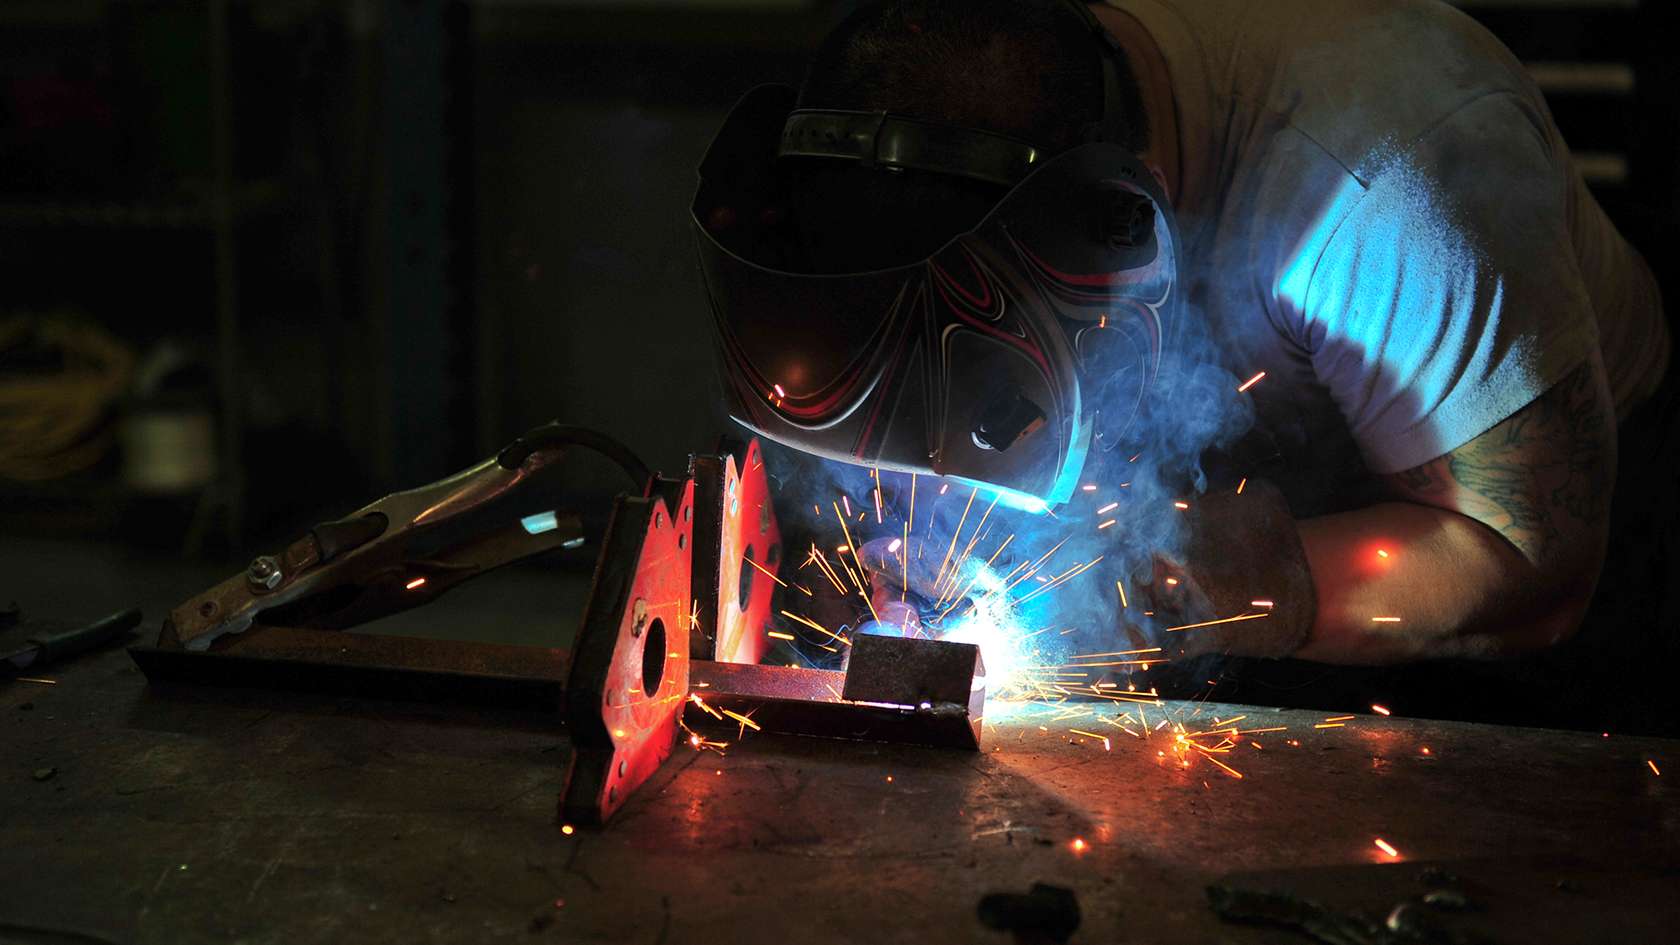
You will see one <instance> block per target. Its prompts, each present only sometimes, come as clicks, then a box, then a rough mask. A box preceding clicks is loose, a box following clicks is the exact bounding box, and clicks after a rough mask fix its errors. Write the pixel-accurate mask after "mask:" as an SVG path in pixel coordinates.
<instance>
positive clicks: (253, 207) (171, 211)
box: [0, 180, 281, 230]
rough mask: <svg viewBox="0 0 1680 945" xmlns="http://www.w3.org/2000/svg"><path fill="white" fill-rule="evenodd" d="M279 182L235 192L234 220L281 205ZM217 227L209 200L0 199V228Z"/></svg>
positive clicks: (257, 183)
mask: <svg viewBox="0 0 1680 945" xmlns="http://www.w3.org/2000/svg"><path fill="white" fill-rule="evenodd" d="M280 195H281V187H280V183H279V182H278V181H274V180H263V181H248V182H245V183H243V184H241V185H240V186H239V188H238V190H237V192H236V193H235V194H234V197H233V201H232V207H231V210H232V213H233V214H234V215H235V216H240V215H244V214H247V213H251V212H255V211H260V210H264V209H268V208H270V207H273V206H275V205H277V204H278V203H279V202H280ZM215 225H216V211H215V207H214V205H213V203H212V201H210V200H209V199H205V198H200V199H193V198H183V199H180V200H156V201H121V200H101V199H90V200H63V199H53V198H41V197H31V196H26V195H15V194H14V195H0V227H14V228H22V227H38V228H47V229H57V228H67V227H89V228H95V229H137V230H160V229H161V230H168V229H207V228H210V227H213V226H215Z"/></svg>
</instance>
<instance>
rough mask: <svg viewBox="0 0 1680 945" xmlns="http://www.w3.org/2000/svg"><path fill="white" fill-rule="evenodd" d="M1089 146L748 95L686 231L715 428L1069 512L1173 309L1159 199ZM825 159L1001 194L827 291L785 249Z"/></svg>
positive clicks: (1127, 413)
mask: <svg viewBox="0 0 1680 945" xmlns="http://www.w3.org/2000/svg"><path fill="white" fill-rule="evenodd" d="M1105 66H1106V68H1105V73H1106V74H1107V77H1108V83H1109V92H1110V95H1111V99H1112V89H1113V83H1114V74H1113V66H1112V65H1111V64H1105ZM1093 139H1095V140H1093ZM1087 141H1088V143H1085V144H1081V145H1078V146H1076V147H1074V148H1072V149H1071V150H1068V151H1065V152H1063V153H1061V154H1059V155H1057V156H1055V157H1052V158H1049V159H1045V158H1044V157H1043V155H1042V152H1040V151H1039V150H1038V149H1036V148H1034V147H1032V146H1031V145H1030V144H1027V143H1025V142H1020V141H1017V140H1014V139H1011V138H1006V137H1004V136H1000V135H995V134H991V133H989V132H985V131H977V130H973V129H967V128H957V127H953V126H949V125H943V124H939V123H935V122H925V121H921V120H918V119H914V118H907V117H902V116H896V115H891V114H883V113H866V112H848V111H839V110H828V109H800V108H796V107H795V93H794V91H793V90H792V89H790V88H787V87H785V86H762V87H760V88H757V89H754V90H753V91H751V92H749V93H748V94H747V95H746V96H745V97H744V98H742V99H741V101H740V102H739V103H737V104H736V106H735V108H734V110H733V111H731V112H730V114H729V117H728V118H727V119H726V120H725V122H724V125H723V127H722V129H721V130H720V131H719V132H718V134H717V137H716V139H715V140H714V141H713V142H712V145H711V147H710V149H709V150H708V151H707V153H706V156H705V158H704V160H703V162H702V164H701V166H700V186H699V190H698V193H697V194H696V196H695V200H694V205H693V208H692V214H691V216H692V224H693V228H694V232H695V236H696V240H697V243H698V247H699V255H700V265H701V271H702V276H703V278H704V281H705V286H706V292H707V295H708V297H709V299H710V303H711V312H712V315H713V320H714V322H713V324H714V328H715V339H716V342H717V350H718V355H719V358H720V364H721V368H722V375H723V382H724V389H725V397H726V398H727V400H728V406H729V410H730V413H731V415H732V416H733V417H734V418H735V419H736V420H737V421H739V422H740V423H742V424H744V425H745V426H747V427H749V428H751V429H752V430H754V431H756V432H758V433H760V434H762V435H763V436H766V437H768V438H770V439H772V440H776V441H778V442H780V443H783V444H786V445H788V446H792V447H794V448H797V449H799V450H802V451H805V452H809V453H814V454H818V455H821V456H825V457H828V458H831V459H836V460H840V461H842V462H848V463H855V464H863V465H870V466H878V467H879V468H882V469H889V470H898V471H902V472H918V473H924V474H933V475H937V476H944V477H950V478H953V479H957V480H961V481H963V482H967V483H972V484H976V485H981V486H984V487H986V488H990V489H996V490H998V491H999V492H1000V494H1001V495H1002V496H1003V498H1004V499H1005V500H1006V504H1009V505H1013V506H1015V507H1018V508H1027V509H1034V510H1042V509H1043V508H1044V507H1046V506H1048V505H1055V504H1058V503H1061V502H1064V501H1066V500H1067V499H1068V498H1069V497H1070V496H1071V495H1072V493H1073V491H1074V489H1075V487H1076V485H1077V483H1078V478H1079V475H1080V470H1081V469H1082V468H1083V466H1084V463H1085V459H1086V456H1087V454H1088V452H1089V451H1090V450H1092V449H1093V448H1110V449H1112V448H1113V447H1114V446H1115V445H1116V444H1118V443H1120V442H1121V441H1122V440H1123V439H1124V437H1125V433H1126V428H1127V427H1128V426H1129V424H1130V422H1131V420H1132V419H1133V417H1134V416H1135V414H1136V413H1137V411H1138V408H1139V405H1140V403H1141V402H1142V398H1143V397H1144V395H1145V394H1146V393H1147V391H1148V389H1149V386H1150V384H1151V382H1152V381H1153V379H1154V376H1155V372H1156V370H1157V368H1158V367H1159V364H1160V359H1161V353H1162V348H1163V344H1164V343H1165V339H1166V338H1167V337H1168V335H1169V332H1170V330H1171V328H1172V326H1173V323H1174V321H1175V319H1174V312H1175V308H1176V297H1177V296H1176V292H1175V289H1176V286H1175V282H1176V258H1175V252H1176V249H1177V234H1176V229H1175V227H1174V223H1173V218H1172V213H1171V209H1170V204H1169V203H1168V201H1167V199H1166V197H1165V195H1164V194H1163V193H1162V191H1161V189H1160V187H1159V186H1158V184H1157V182H1156V180H1155V178H1154V177H1153V176H1152V175H1151V174H1150V172H1149V171H1148V170H1147V169H1146V168H1145V167H1144V166H1143V165H1142V163H1141V162H1139V161H1138V159H1137V158H1136V157H1135V156H1134V155H1133V154H1132V153H1131V152H1130V151H1129V150H1128V149H1127V148H1125V147H1123V146H1121V145H1119V144H1113V143H1108V141H1107V140H1104V138H1103V135H1102V134H1101V133H1100V130H1099V131H1095V132H1090V133H1088V134H1087ZM825 159H827V160H834V159H841V160H852V161H856V162H859V163H862V164H865V165H871V164H873V165H877V166H879V167H881V168H882V170H883V172H886V173H891V172H892V169H893V168H906V169H915V170H918V171H922V172H933V173H948V174H955V175H961V176H966V177H969V178H974V179H979V180H988V181H991V182H993V183H996V184H999V185H1002V186H1001V187H1000V188H999V189H1000V190H1003V189H1004V188H1007V190H1006V191H1005V192H1004V193H1003V196H1002V197H1001V199H999V200H998V201H997V203H996V204H995V205H994V206H992V208H991V210H990V211H989V212H987V213H986V214H985V216H984V217H983V218H982V219H981V220H980V222H979V223H978V224H976V225H975V226H973V227H972V228H971V229H969V230H968V231H966V232H963V233H959V234H957V235H956V236H954V237H952V238H951V239H950V240H949V241H947V242H946V243H945V244H944V245H943V246H942V247H940V248H939V249H937V250H936V251H935V252H933V253H932V254H931V255H929V256H927V257H926V258H922V259H916V260H908V261H905V262H904V263H903V264H899V265H893V266H890V267H888V268H879V269H875V270H872V271H866V272H851V273H839V274H837V273H832V272H826V271H822V270H820V269H813V268H812V267H808V266H803V265H801V264H800V263H799V262H798V261H797V260H795V259H794V258H792V257H793V254H790V253H789V252H788V251H787V247H788V245H789V242H790V240H793V239H795V237H794V236H793V235H792V232H793V231H792V229H791V227H792V224H795V223H797V221H791V220H789V218H788V217H789V214H790V209H789V206H790V205H789V201H788V200H787V178H786V175H787V168H788V162H789V161H798V160H825Z"/></svg>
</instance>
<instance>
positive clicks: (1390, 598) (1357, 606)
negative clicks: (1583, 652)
mask: <svg viewBox="0 0 1680 945" xmlns="http://www.w3.org/2000/svg"><path fill="white" fill-rule="evenodd" d="M1299 527H1300V535H1301V542H1302V545H1303V547H1304V548H1305V550H1306V555H1307V563H1308V566H1309V567H1310V568H1311V570H1312V575H1313V583H1314V585H1315V587H1316V593H1317V597H1318V611H1317V616H1316V618H1315V619H1314V621H1313V627H1312V631H1311V633H1310V635H1309V636H1308V639H1307V642H1306V644H1305V645H1304V646H1303V647H1302V648H1301V650H1300V651H1299V652H1298V653H1297V654H1296V655H1297V656H1298V657H1300V658H1302V659H1310V660H1318V661H1320V662H1325V663H1345V664H1364V665H1376V664H1383V663H1399V662H1406V661H1409V660H1416V659H1429V658H1432V657H1451V656H1482V657H1491V656H1498V655H1501V654H1505V653H1511V652H1516V651H1521V650H1526V649H1532V648H1537V647H1543V646H1547V645H1549V644H1550V643H1552V642H1555V641H1556V640H1557V639H1558V638H1560V637H1561V636H1564V635H1567V634H1568V633H1569V632H1570V631H1571V630H1572V629H1573V628H1574V626H1575V624H1576V623H1577V622H1578V621H1579V619H1580V614H1581V612H1582V610H1583V609H1584V606H1585V596H1586V595H1584V594H1581V593H1578V592H1577V591H1575V590H1572V589H1570V588H1564V587H1552V586H1549V585H1548V582H1547V580H1546V579H1545V578H1544V576H1543V575H1542V574H1541V572H1540V570H1539V569H1538V568H1536V567H1535V566H1534V565H1533V564H1532V563H1530V561H1529V560H1528V559H1527V558H1525V557H1524V556H1523V555H1522V554H1521V553H1520V552H1518V550H1517V549H1516V548H1515V547H1514V546H1513V545H1512V544H1511V543H1510V542H1509V541H1507V540H1506V539H1504V538H1503V537H1501V536H1500V535H1499V533H1497V532H1495V531H1494V530H1493V529H1491V528H1489V527H1487V526H1485V525H1483V524H1482V523H1480V522H1477V521H1475V520H1474V519H1471V518H1469V517H1467V516H1465V515H1461V514H1459V513H1457V512H1452V511H1449V510H1446V509H1440V508H1434V507H1431V506H1424V505H1416V504H1412V503H1408V502H1389V503H1383V504H1380V505H1374V506H1370V507H1368V508H1363V509H1358V510H1355V511H1352V512H1344V513H1340V514H1337V515H1327V516H1323V517H1320V518H1313V519H1308V520H1305V521H1302V522H1300V523H1299Z"/></svg>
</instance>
